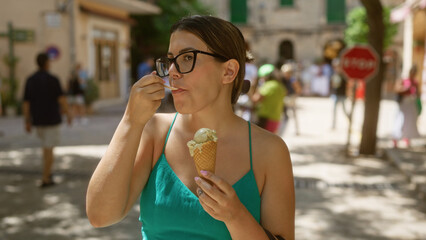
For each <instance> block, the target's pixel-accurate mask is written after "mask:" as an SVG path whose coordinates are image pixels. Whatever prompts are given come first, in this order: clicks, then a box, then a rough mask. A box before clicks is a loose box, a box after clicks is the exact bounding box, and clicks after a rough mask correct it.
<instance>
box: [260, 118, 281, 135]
mask: <svg viewBox="0 0 426 240" xmlns="http://www.w3.org/2000/svg"><path fill="white" fill-rule="evenodd" d="M257 125H258V126H259V127H261V128H264V129H266V130H268V131H270V132H272V133H276V132H277V130H278V128H279V126H280V121H275V120H270V119H267V118H263V117H259V120H258V123H257Z"/></svg>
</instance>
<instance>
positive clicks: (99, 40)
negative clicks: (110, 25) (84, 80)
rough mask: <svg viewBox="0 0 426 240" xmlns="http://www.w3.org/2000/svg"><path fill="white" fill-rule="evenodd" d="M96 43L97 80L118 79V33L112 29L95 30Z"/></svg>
mask: <svg viewBox="0 0 426 240" xmlns="http://www.w3.org/2000/svg"><path fill="white" fill-rule="evenodd" d="M94 44H95V56H96V72H95V78H96V80H98V81H116V80H117V34H116V33H115V32H111V31H103V30H95V31H94Z"/></svg>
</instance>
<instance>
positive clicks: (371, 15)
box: [359, 0, 385, 155]
mask: <svg viewBox="0 0 426 240" xmlns="http://www.w3.org/2000/svg"><path fill="white" fill-rule="evenodd" d="M361 3H362V4H363V5H364V7H365V9H366V12H367V23H368V26H369V28H370V30H369V32H368V42H369V44H370V45H371V46H372V47H373V48H374V49H375V50H376V52H377V54H378V57H379V59H378V68H379V69H378V72H377V75H376V76H374V77H373V78H372V79H370V80H369V81H367V84H366V89H365V110H364V125H363V127H362V138H361V144H360V149H359V153H360V154H365V155H374V154H375V153H376V143H377V135H376V134H377V123H378V119H379V109H380V100H381V92H382V91H381V89H382V82H383V77H384V64H383V61H382V56H383V40H384V36H385V26H384V23H383V7H382V4H381V2H380V0H361Z"/></svg>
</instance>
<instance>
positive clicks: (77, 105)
mask: <svg viewBox="0 0 426 240" xmlns="http://www.w3.org/2000/svg"><path fill="white" fill-rule="evenodd" d="M79 71H80V66H79V65H77V66H76V68H75V69H74V70H73V71H72V72H71V76H70V79H69V80H68V102H69V105H70V107H71V112H72V114H73V118H74V121H75V122H76V123H81V124H83V125H86V124H87V123H88V121H89V120H88V119H87V117H86V103H85V82H84V80H83V79H82V78H81V77H80V72H79Z"/></svg>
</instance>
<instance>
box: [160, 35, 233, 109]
mask: <svg viewBox="0 0 426 240" xmlns="http://www.w3.org/2000/svg"><path fill="white" fill-rule="evenodd" d="M191 50H200V51H204V52H209V53H212V52H211V51H210V50H209V49H208V47H207V45H206V44H205V43H204V42H203V41H202V40H201V39H200V38H198V37H197V36H196V35H194V34H192V33H189V32H187V31H176V32H174V33H172V35H171V37H170V45H169V52H168V54H167V57H168V58H174V57H176V56H177V55H179V54H180V53H183V52H186V51H191ZM222 66H223V63H222V62H220V61H217V60H216V59H215V58H214V57H212V56H209V55H206V54H201V53H198V54H197V56H196V61H195V63H194V68H193V70H192V71H191V72H189V73H185V74H182V73H179V72H178V71H177V69H176V66H175V64H172V65H171V67H170V69H169V80H170V82H171V85H172V86H173V87H176V88H178V90H175V91H172V94H173V100H174V104H175V108H176V110H177V111H178V112H180V113H195V112H198V111H200V110H203V109H204V108H206V107H207V106H210V107H211V106H213V105H214V103H215V102H216V101H217V100H218V99H219V95H220V92H221V91H223V89H224V87H223V84H222V77H221V76H223V72H224V70H223V69H224V68H223V67H222ZM181 68H182V67H181ZM228 101H229V100H228Z"/></svg>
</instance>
